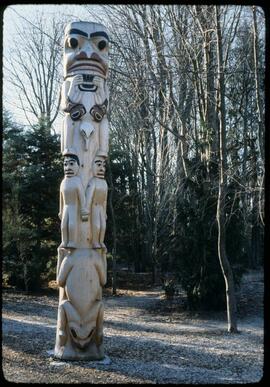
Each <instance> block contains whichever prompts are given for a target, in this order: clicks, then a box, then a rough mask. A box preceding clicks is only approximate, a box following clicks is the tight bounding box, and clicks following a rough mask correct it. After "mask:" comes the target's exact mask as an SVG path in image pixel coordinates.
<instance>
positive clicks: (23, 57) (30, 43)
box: [4, 14, 64, 128]
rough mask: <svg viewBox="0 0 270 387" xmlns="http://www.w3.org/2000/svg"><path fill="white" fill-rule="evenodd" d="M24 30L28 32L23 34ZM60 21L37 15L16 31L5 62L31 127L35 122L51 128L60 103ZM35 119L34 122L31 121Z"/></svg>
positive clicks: (18, 100)
mask: <svg viewBox="0 0 270 387" xmlns="http://www.w3.org/2000/svg"><path fill="white" fill-rule="evenodd" d="M26 28H27V32H26ZM63 29H64V24H63V21H61V22H60V21H59V19H58V20H57V19H56V18H52V19H50V22H48V19H47V18H46V15H45V14H37V15H36V19H35V23H34V24H33V23H28V25H27V27H25V22H24V25H23V27H20V28H18V31H17V34H16V40H15V41H14V42H13V46H12V47H11V48H10V51H9V52H8V55H7V56H6V57H5V59H4V65H5V66H4V71H5V72H6V73H7V78H8V81H9V84H10V87H12V88H13V89H14V88H15V90H16V92H17V96H18V99H17V101H16V103H17V105H18V107H19V108H21V109H22V110H23V112H24V114H25V117H26V119H27V121H28V123H29V124H30V125H32V124H33V123H34V121H35V120H36V122H37V121H38V120H43V122H46V125H47V126H48V128H51V126H52V124H53V122H54V121H55V119H56V117H57V114H58V111H59V102H60V95H59V94H60V83H59V82H60V63H61V59H62V58H61V52H62V50H61V47H62V38H63ZM33 117H34V120H33Z"/></svg>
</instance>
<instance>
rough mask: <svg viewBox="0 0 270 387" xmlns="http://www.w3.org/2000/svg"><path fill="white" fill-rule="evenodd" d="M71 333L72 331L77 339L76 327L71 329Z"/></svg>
mask: <svg viewBox="0 0 270 387" xmlns="http://www.w3.org/2000/svg"><path fill="white" fill-rule="evenodd" d="M71 333H72V336H73V337H75V339H76V337H77V333H76V332H75V331H74V329H73V328H72V329H71Z"/></svg>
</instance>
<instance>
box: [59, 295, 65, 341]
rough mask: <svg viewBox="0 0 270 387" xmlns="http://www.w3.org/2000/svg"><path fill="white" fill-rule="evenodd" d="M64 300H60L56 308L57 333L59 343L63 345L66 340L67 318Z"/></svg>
mask: <svg viewBox="0 0 270 387" xmlns="http://www.w3.org/2000/svg"><path fill="white" fill-rule="evenodd" d="M65 302H66V301H64V302H61V303H60V304H59V308H58V333H59V344H60V346H63V345H65V344H66V341H67V331H66V329H67V318H66V313H65V309H64V304H65Z"/></svg>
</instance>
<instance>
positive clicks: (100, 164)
mask: <svg viewBox="0 0 270 387" xmlns="http://www.w3.org/2000/svg"><path fill="white" fill-rule="evenodd" d="M105 170H106V160H105V158H104V157H100V156H99V157H95V160H94V163H93V174H94V176H95V177H98V178H100V179H104V177H105Z"/></svg>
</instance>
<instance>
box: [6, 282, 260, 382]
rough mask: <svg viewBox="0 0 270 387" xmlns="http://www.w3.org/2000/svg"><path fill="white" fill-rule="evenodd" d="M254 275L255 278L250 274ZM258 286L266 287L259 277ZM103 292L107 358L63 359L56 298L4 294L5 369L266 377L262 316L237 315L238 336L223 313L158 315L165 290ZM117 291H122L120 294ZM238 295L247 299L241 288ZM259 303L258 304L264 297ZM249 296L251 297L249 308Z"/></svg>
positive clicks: (111, 378) (38, 373) (73, 376)
mask: <svg viewBox="0 0 270 387" xmlns="http://www.w3.org/2000/svg"><path fill="white" fill-rule="evenodd" d="M249 280H250V279H249ZM254 281H257V286H256V287H257V288H258V287H259V288H260V289H262V288H263V282H262V281H263V280H262V277H261V276H257V277H256V278H255V280H253V282H254ZM121 293H122V295H120V296H116V297H112V296H105V297H104V303H105V316H104V347H105V351H106V358H105V360H104V361H103V362H90V361H89V362H64V361H59V360H55V359H53V358H52V356H50V355H49V353H48V351H50V350H52V349H53V347H54V340H55V332H56V316H57V306H58V297H57V296H56V295H50V296H48V295H40V296H26V295H24V294H22V293H14V292H4V293H3V308H2V332H3V340H2V343H3V360H2V369H3V372H4V376H5V378H6V379H7V380H8V381H13V382H20V383H21V382H26V383H68V384H74V383H90V384H113V383H117V384H123V383H132V384H143V383H147V384H162V383H165V384H167V383H176V384H179V383H185V384H186V383H187V384H191V383H192V384H193V383H194V384H197V383H202V384H208V383H226V384H230V383H251V382H258V381H259V380H260V379H261V378H262V376H263V368H262V367H263V316H262V310H261V307H260V305H261V304H262V299H261V297H262V292H257V294H259V296H258V297H259V300H258V299H257V300H253V301H254V302H255V304H256V305H257V306H258V308H256V307H253V308H251V309H250V310H248V312H247V311H245V310H244V309H243V308H242V309H243V310H244V312H243V313H242V315H241V314H240V319H239V323H238V325H239V330H240V334H228V333H227V332H226V328H227V326H226V315H225V314H220V315H215V316H214V315H208V316H205V315H204V316H199V315H198V314H197V315H195V314H193V315H191V314H188V313H185V312H183V311H182V312H173V313H169V314H168V313H163V314H162V313H160V311H158V312H157V311H156V310H158V309H157V308H156V306H158V305H159V306H160V303H161V301H162V291H161V289H160V288H157V289H154V290H152V291H132V292H131V291H122V292H121ZM121 293H120V294H121ZM239 299H240V301H241V300H242V301H241V302H242V303H243V305H246V304H245V295H244V293H243V291H241V293H239ZM259 301H260V302H259ZM251 304H252V301H250V300H249V306H250V305H251Z"/></svg>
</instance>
